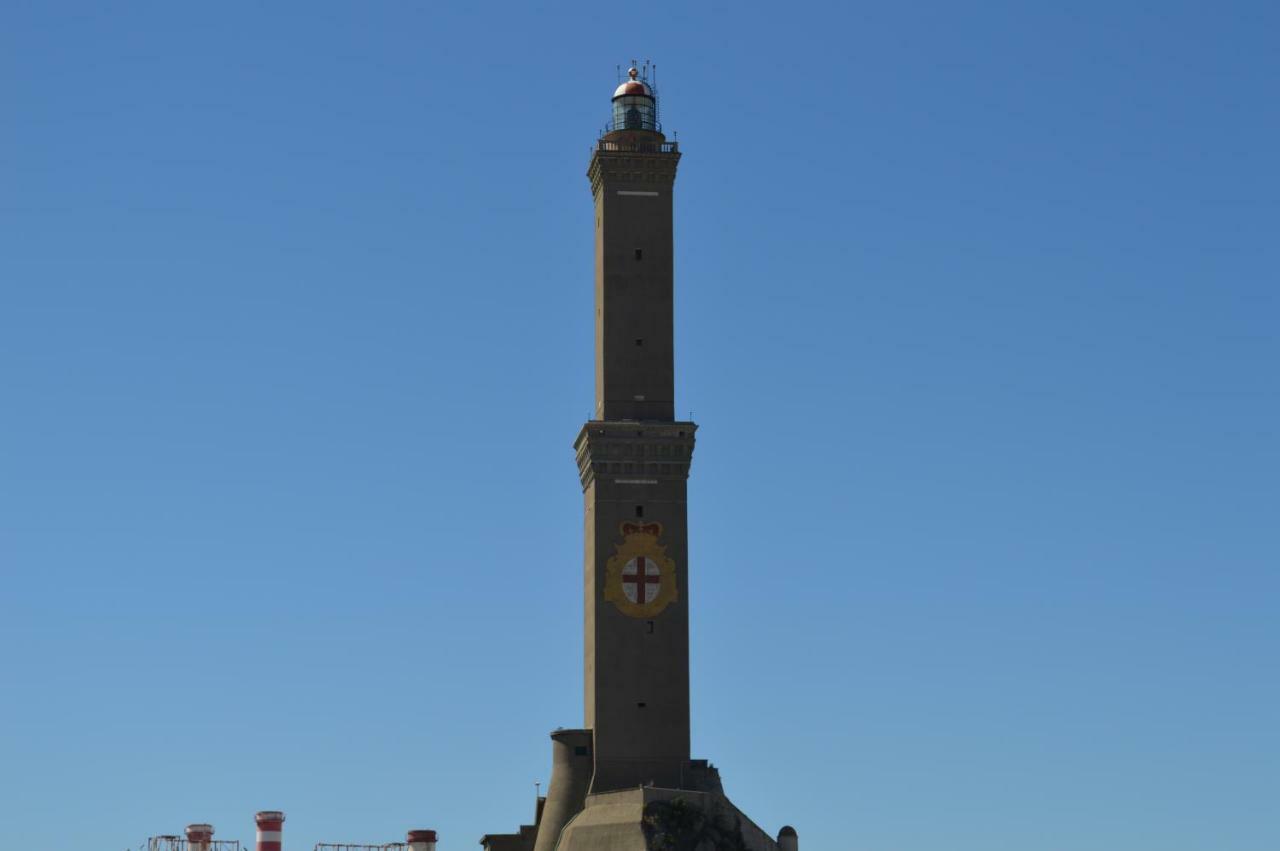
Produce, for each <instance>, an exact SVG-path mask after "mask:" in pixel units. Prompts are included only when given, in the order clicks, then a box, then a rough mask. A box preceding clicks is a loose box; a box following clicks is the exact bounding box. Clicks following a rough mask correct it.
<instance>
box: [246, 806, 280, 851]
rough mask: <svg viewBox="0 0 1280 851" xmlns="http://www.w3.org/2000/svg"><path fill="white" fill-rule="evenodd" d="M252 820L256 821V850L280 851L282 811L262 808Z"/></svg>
mask: <svg viewBox="0 0 1280 851" xmlns="http://www.w3.org/2000/svg"><path fill="white" fill-rule="evenodd" d="M253 820H254V821H256V822H257V823H258V851H280V846H281V836H282V832H281V828H283V827H284V813H282V812H280V811H279V810H263V811H262V812H260V813H258V814H257V815H256V816H254V817H253Z"/></svg>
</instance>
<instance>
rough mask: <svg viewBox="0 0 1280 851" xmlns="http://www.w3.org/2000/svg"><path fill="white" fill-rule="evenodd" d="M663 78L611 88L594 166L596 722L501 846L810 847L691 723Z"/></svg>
mask: <svg viewBox="0 0 1280 851" xmlns="http://www.w3.org/2000/svg"><path fill="white" fill-rule="evenodd" d="M648 71H649V68H648V67H647V66H645V67H644V68H637V67H633V68H631V69H630V70H629V71H628V72H627V79H625V80H623V81H622V82H621V83H620V84H619V85H618V86H617V88H616V89H615V90H614V92H613V97H612V109H611V110H610V114H609V121H608V123H607V124H606V126H605V129H604V132H603V133H601V134H600V136H599V138H598V139H597V140H596V142H595V144H594V145H593V147H592V151H591V159H590V162H589V164H588V167H587V179H588V181H589V183H590V186H591V198H592V204H593V216H592V220H593V228H594V249H595V276H594V320H595V405H594V408H593V411H592V417H591V419H589V420H588V421H587V422H586V423H584V424H583V426H582V428H581V430H580V431H579V432H578V435H577V439H576V440H575V441H574V453H575V458H576V461H577V467H578V474H579V479H580V482H581V484H582V497H583V533H584V534H583V543H584V547H583V556H584V557H583V564H584V570H583V615H584V617H583V629H584V650H585V658H584V660H583V663H584V664H583V673H584V689H583V697H584V704H585V706H584V713H583V715H584V717H583V725H582V727H580V728H573V729H564V728H561V729H558V730H556V731H555V732H553V733H552V734H551V741H552V769H551V782H550V784H549V785H548V788H547V795H546V798H545V800H543V799H540V800H539V802H538V806H537V807H536V822H537V823H536V824H535V825H525V826H524V827H523V828H521V830H520V831H519V832H518V833H511V834H486V835H485V836H484V838H483V839H481V844H482V845H483V846H484V847H485V849H486V851H588V849H599V848H609V849H613V851H630V849H635V851H642V849H650V848H667V847H689V848H693V847H696V848H698V849H699V851H714V849H721V848H723V849H734V851H798V842H797V839H796V834H795V831H794V830H793V829H792V828H790V827H787V828H784V833H782V834H779V836H778V838H777V839H775V838H774V837H772V836H770V835H769V834H767V833H766V832H765V831H764V830H762V829H761V828H760V827H758V826H757V825H756V824H755V823H754V822H752V821H751V819H749V818H747V816H746V815H744V814H743V813H742V812H741V811H740V810H738V809H737V807H735V806H734V805H733V804H732V803H731V802H730V801H729V799H728V798H727V797H726V796H725V794H724V789H723V787H722V785H721V781H720V774H719V771H718V770H717V769H716V768H715V767H714V766H712V765H711V764H710V763H709V762H708V761H707V760H705V759H693V758H691V752H690V729H689V691H690V683H689V612H690V606H691V601H690V598H689V571H690V569H691V568H690V565H689V544H688V540H689V533H688V507H687V506H688V503H687V482H688V478H689V468H690V463H691V461H692V459H693V448H694V435H695V432H696V431H697V426H696V425H695V424H694V423H692V422H690V421H688V420H679V419H676V416H675V322H674V319H675V311H674V305H675V299H674V295H675V252H674V227H673V217H672V210H673V192H674V190H675V181H676V169H677V166H678V165H679V163H680V150H679V146H678V145H677V144H676V143H675V142H674V141H670V140H668V139H667V137H666V135H665V134H664V133H663V130H662V123H661V120H660V114H659V109H658V106H659V100H658V93H657V91H656V90H655V87H654V85H653V82H652V80H651V79H650V74H649V73H648Z"/></svg>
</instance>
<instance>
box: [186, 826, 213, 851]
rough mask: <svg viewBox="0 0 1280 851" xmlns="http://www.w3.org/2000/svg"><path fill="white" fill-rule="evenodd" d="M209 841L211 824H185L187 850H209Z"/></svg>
mask: <svg viewBox="0 0 1280 851" xmlns="http://www.w3.org/2000/svg"><path fill="white" fill-rule="evenodd" d="M211 842H213V825H211V824H189V825H187V851H209V843H211Z"/></svg>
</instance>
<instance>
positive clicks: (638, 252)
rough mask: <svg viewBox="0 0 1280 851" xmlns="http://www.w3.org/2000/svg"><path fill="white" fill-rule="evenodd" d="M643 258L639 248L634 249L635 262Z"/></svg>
mask: <svg viewBox="0 0 1280 851" xmlns="http://www.w3.org/2000/svg"><path fill="white" fill-rule="evenodd" d="M643 257H644V252H643V251H641V250H640V249H639V248H637V249H636V259H637V260H640V259H643Z"/></svg>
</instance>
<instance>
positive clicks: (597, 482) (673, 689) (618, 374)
mask: <svg viewBox="0 0 1280 851" xmlns="http://www.w3.org/2000/svg"><path fill="white" fill-rule="evenodd" d="M638 76H639V72H638V71H637V69H634V68H633V69H631V72H630V79H629V80H628V81H627V82H624V83H623V84H622V85H620V86H619V87H618V89H617V91H616V92H614V96H613V119H612V121H611V122H610V124H609V126H608V129H607V130H606V132H605V133H604V135H603V136H602V137H601V138H600V140H599V142H598V143H597V144H596V147H595V150H594V151H593V152H592V155H591V164H590V166H589V168H588V170H587V176H588V178H590V180H591V192H592V196H593V198H594V201H595V326H596V334H595V337H596V341H595V363H596V401H595V417H594V419H592V420H591V421H589V422H588V423H587V424H586V425H584V426H583V428H582V431H581V433H580V434H579V435H578V439H577V442H576V444H575V448H576V450H577V460H578V470H579V472H580V474H581V477H582V489H583V508H584V512H585V530H586V535H585V540H586V554H585V555H586V559H585V561H586V573H585V580H586V581H585V583H584V588H585V592H586V598H585V611H586V624H585V626H586V636H585V638H586V641H585V648H586V660H585V661H586V666H585V667H586V690H585V692H586V694H585V696H586V724H585V726H587V727H589V728H590V729H591V730H592V731H593V732H594V738H595V773H594V777H593V780H592V783H591V789H592V791H595V792H602V791H607V790H610V789H621V788H626V787H630V786H638V785H641V784H654V785H659V786H665V787H671V788H678V787H679V786H680V785H681V784H682V782H683V780H684V774H685V772H686V771H687V768H688V766H687V763H688V761H689V585H688V549H689V548H688V534H687V531H686V511H685V480H686V479H687V478H688V476H689V461H690V458H691V456H692V454H693V434H694V429H695V428H696V426H694V424H693V423H691V422H678V421H676V419H675V357H674V352H675V342H674V325H673V313H674V311H673V295H674V274H673V262H674V257H673V240H672V216H671V212H672V197H671V193H672V189H673V188H674V184H675V178H676V165H677V163H679V161H680V152H679V151H678V150H677V149H676V144H675V143H674V142H668V141H667V140H666V138H665V137H664V136H663V135H662V131H661V125H660V124H659V123H658V109H657V99H656V97H655V96H654V92H653V90H652V88H650V86H649V84H648V83H646V82H644V81H643V80H640V79H638Z"/></svg>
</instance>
